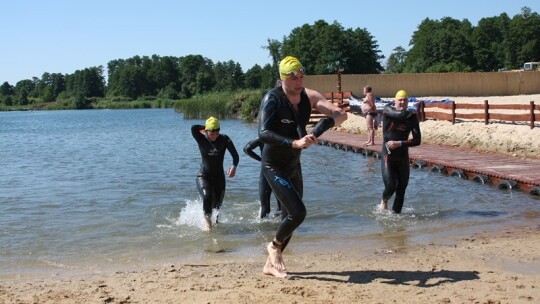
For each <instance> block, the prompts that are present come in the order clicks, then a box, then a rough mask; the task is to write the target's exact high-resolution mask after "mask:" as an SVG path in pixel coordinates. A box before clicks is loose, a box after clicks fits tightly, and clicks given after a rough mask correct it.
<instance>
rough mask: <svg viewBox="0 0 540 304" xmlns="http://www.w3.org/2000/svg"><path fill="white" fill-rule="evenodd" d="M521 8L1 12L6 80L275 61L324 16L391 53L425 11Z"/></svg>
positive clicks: (443, 5)
mask: <svg viewBox="0 0 540 304" xmlns="http://www.w3.org/2000/svg"><path fill="white" fill-rule="evenodd" d="M524 6H528V7H530V8H531V9H532V10H533V11H534V12H537V13H540V1H538V0H530V1H521V0H499V1H497V0H489V1H487V0H466V1H464V0H450V1H436V0H431V1H424V0H421V1H414V0H412V1H385V0H379V1H371V2H365V1H360V0H352V1H313V0H310V1H304V0H297V1H278V0H276V1H256V0H250V1H234V0H233V1H217V0H216V1H204V0H198V1H197V0H190V1H179V0H178V1H173V0H170V1H165V0H153V1H137V0H130V1H126V0H106V1H105V0H92V1H83V0H81V1H78V0H49V1H41V0H40V1H38V0H33V1H32V0H17V1H3V3H2V5H1V6H0V7H1V10H0V84H1V83H3V82H4V81H8V82H9V83H10V84H11V85H15V84H16V83H17V81H19V80H23V79H32V77H34V76H35V77H38V78H41V76H42V74H43V73H44V72H49V73H62V74H68V73H69V74H71V73H73V72H75V71H76V70H79V69H84V68H87V67H92V66H99V65H103V66H104V67H106V66H107V63H108V62H109V61H111V60H114V59H127V58H130V57H133V56H135V55H140V56H144V55H147V56H151V55H153V54H156V55H159V56H175V57H181V56H186V55H202V56H204V57H207V58H209V59H211V60H212V61H213V62H214V63H215V62H218V61H221V62H223V61H229V60H233V61H235V62H238V63H240V64H241V66H242V68H243V69H244V71H245V70H247V69H249V68H251V67H252V66H253V65H255V64H259V65H261V66H263V65H265V64H266V63H270V57H269V55H268V51H267V50H265V49H263V48H262V46H265V45H267V39H277V40H281V39H282V38H283V37H284V36H288V35H289V34H290V32H291V31H292V29H294V28H296V27H300V26H302V25H303V24H306V23H307V24H313V23H314V22H315V21H317V20H320V19H323V20H326V21H327V22H328V23H332V22H334V21H337V22H339V23H340V24H341V25H342V26H343V27H344V28H353V29H355V28H365V29H367V31H368V32H370V33H371V35H373V36H374V39H375V40H377V42H378V44H379V50H381V52H382V54H383V55H385V56H386V57H387V58H388V56H389V55H390V53H391V52H392V50H393V49H394V48H395V47H397V46H403V47H404V48H405V49H406V50H408V49H409V40H410V38H411V36H412V34H413V33H414V31H415V30H416V29H417V26H418V25H419V24H420V23H421V22H422V20H424V19H425V18H430V19H435V20H440V19H441V18H443V17H452V18H454V19H458V20H463V19H468V20H469V21H470V22H471V23H472V24H473V25H477V23H478V21H479V20H480V19H481V18H484V17H494V16H499V15H500V14H501V13H503V12H505V13H507V14H508V15H509V16H510V17H513V16H514V15H516V14H518V13H520V12H521V8H522V7H524Z"/></svg>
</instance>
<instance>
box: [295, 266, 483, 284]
mask: <svg viewBox="0 0 540 304" xmlns="http://www.w3.org/2000/svg"><path fill="white" fill-rule="evenodd" d="M289 278H290V279H292V280H319V281H329V282H341V283H356V284H367V283H371V282H373V281H379V282H381V283H386V284H392V285H400V284H401V285H414V286H418V287H434V286H438V285H441V284H446V283H455V282H459V281H470V280H478V279H479V276H478V272H477V271H450V270H441V271H381V270H363V271H342V272H325V271H322V272H289Z"/></svg>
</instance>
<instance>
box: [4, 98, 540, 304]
mask: <svg viewBox="0 0 540 304" xmlns="http://www.w3.org/2000/svg"><path fill="white" fill-rule="evenodd" d="M425 98H426V99H436V100H439V99H443V98H446V97H425ZM419 99H421V98H419ZM451 99H453V100H455V101H456V102H457V103H459V102H465V103H473V102H483V100H485V99H488V100H489V101H490V102H494V103H495V102H498V103H501V104H510V103H524V104H528V103H529V101H531V100H534V101H535V103H540V94H539V95H527V96H505V97H460V98H451ZM338 129H339V130H342V131H344V132H353V133H363V134H365V132H366V129H365V121H364V118H363V117H360V116H356V115H352V114H349V120H348V121H346V122H345V123H344V124H343V125H342V126H340V127H339V128H338ZM421 130H422V136H423V142H425V143H427V142H429V143H437V144H444V145H453V146H459V147H463V148H470V149H475V150H478V151H484V152H489V153H505V154H510V155H514V156H515V157H520V158H525V159H527V158H536V159H537V158H540V157H539V156H538V151H540V141H539V140H538V139H539V138H540V128H534V129H530V128H529V126H528V125H521V124H519V125H518V124H500V123H494V124H490V125H487V126H485V125H484V124H483V123H482V122H460V123H458V124H456V125H451V124H450V123H449V122H441V121H426V122H422V123H421ZM377 132H378V133H377V135H376V141H381V138H380V136H381V134H380V130H379V131H377ZM530 218H531V222H532V223H536V224H532V225H527V226H519V227H512V228H507V229H504V230H500V231H478V232H477V233H475V234H474V235H468V236H461V237H454V238H451V239H441V240H438V241H437V242H432V243H429V244H422V245H419V244H410V245H405V246H396V247H395V248H390V249H388V248H385V250H378V249H375V250H373V249H366V250H363V251H355V250H347V248H348V247H347V246H346V244H344V246H343V247H342V248H341V247H340V248H324V249H320V248H316V247H313V248H312V250H311V251H310V252H307V253H306V252H296V251H295V250H294V240H293V242H291V245H290V247H291V248H292V250H290V251H286V252H285V253H284V258H285V262H286V264H287V268H288V273H289V277H288V278H287V279H278V278H275V277H273V276H268V275H264V274H263V273H262V266H263V264H264V261H265V259H266V256H265V255H264V251H263V250H262V249H261V254H260V255H258V256H254V257H252V258H249V259H245V258H244V259H241V260H240V259H235V258H230V257H227V258H225V257H222V258H215V259H214V258H213V259H211V260H198V261H190V262H184V263H170V264H168V265H163V266H161V267H156V268H153V269H126V270H125V271H117V272H110V273H99V274H91V275H69V276H67V275H65V274H63V273H61V272H60V273H55V274H46V275H44V274H36V275H35V276H25V277H21V278H14V279H6V280H0V303H269V302H279V303H486V304H487V303H540V237H539V236H540V223H539V222H538V221H537V219H538V218H540V215H539V214H536V212H531V214H530ZM535 219H536V220H535ZM306 221H309V218H307V219H306ZM299 237H301V236H299Z"/></svg>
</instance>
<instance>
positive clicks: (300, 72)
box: [279, 67, 306, 78]
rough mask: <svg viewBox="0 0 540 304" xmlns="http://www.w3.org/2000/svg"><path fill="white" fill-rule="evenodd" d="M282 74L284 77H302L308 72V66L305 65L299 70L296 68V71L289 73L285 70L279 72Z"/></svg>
mask: <svg viewBox="0 0 540 304" xmlns="http://www.w3.org/2000/svg"><path fill="white" fill-rule="evenodd" d="M279 73H280V74H281V76H284V77H287V78H289V77H293V76H294V77H300V76H302V75H305V74H306V68H305V67H301V68H300V69H299V70H295V71H290V72H288V73H283V72H279Z"/></svg>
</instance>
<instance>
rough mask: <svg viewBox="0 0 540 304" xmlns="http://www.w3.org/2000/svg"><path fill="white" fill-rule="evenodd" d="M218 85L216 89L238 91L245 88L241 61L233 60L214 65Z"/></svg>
mask: <svg viewBox="0 0 540 304" xmlns="http://www.w3.org/2000/svg"><path fill="white" fill-rule="evenodd" d="M214 74H215V78H216V85H215V86H214V91H218V92H220V91H229V92H232V91H236V90H240V89H243V88H244V73H243V72H242V68H241V66H240V64H239V63H236V62H234V61H232V60H230V61H228V62H218V63H216V65H215V66H214Z"/></svg>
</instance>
